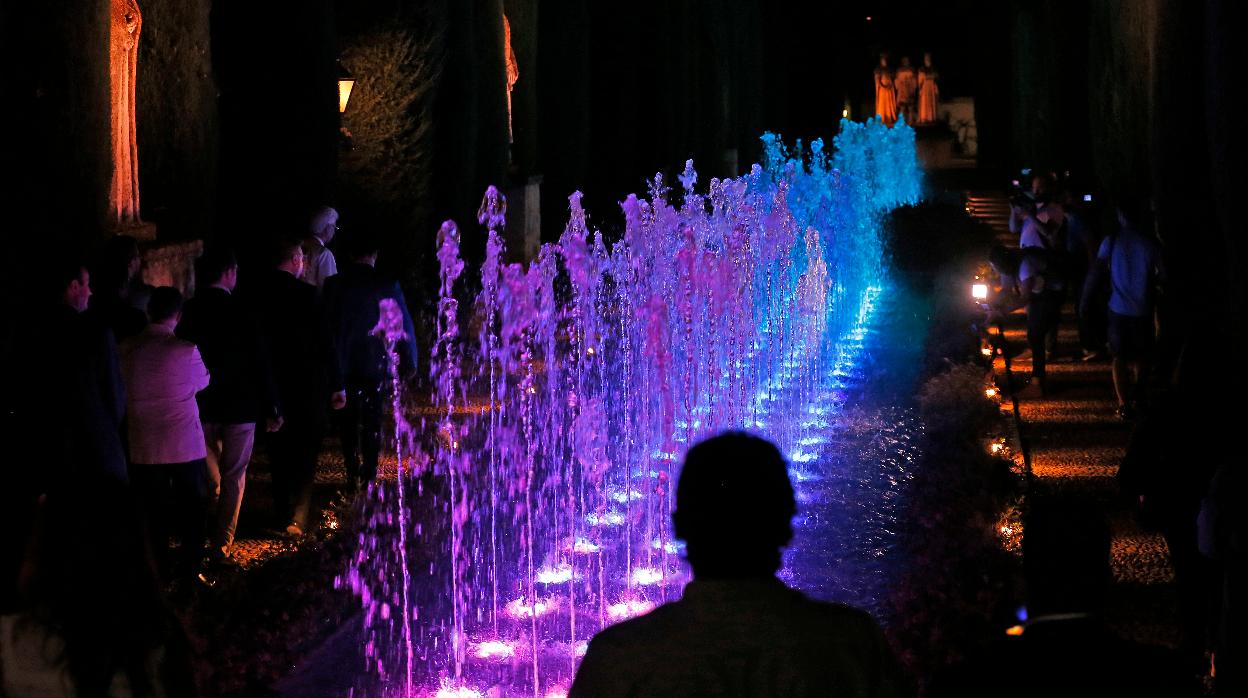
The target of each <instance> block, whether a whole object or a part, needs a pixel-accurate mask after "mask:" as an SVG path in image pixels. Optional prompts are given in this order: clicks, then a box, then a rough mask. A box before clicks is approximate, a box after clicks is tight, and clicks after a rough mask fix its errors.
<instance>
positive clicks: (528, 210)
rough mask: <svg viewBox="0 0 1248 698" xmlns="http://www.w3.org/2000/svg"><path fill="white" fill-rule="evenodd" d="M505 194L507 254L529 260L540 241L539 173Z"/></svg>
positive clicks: (540, 194) (518, 259)
mask: <svg viewBox="0 0 1248 698" xmlns="http://www.w3.org/2000/svg"><path fill="white" fill-rule="evenodd" d="M505 194H506V196H507V230H506V232H505V239H506V241H507V251H508V257H509V258H510V259H511V260H512V261H518V262H531V261H533V260H534V259H537V253H538V251H539V250H540V248H541V244H542V176H541V175H533V176H531V177H529V178H528V181H526V182H525V183H524V184H522V185H519V186H515V187H512V188H510V189H508V190H507V191H506V192H505Z"/></svg>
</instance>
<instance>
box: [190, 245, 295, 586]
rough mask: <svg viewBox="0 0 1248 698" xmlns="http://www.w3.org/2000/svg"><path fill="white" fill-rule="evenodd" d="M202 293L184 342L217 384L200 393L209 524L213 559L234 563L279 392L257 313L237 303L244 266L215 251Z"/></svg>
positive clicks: (202, 271) (199, 266)
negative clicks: (251, 466)
mask: <svg viewBox="0 0 1248 698" xmlns="http://www.w3.org/2000/svg"><path fill="white" fill-rule="evenodd" d="M195 276H196V278H197V279H198V281H199V284H200V288H199V291H198V292H197V293H196V295H195V297H194V298H192V299H191V300H189V301H187V302H186V306H185V307H184V308H183V310H182V320H181V322H179V323H178V331H177V333H178V336H179V337H181V338H183V339H185V340H187V341H190V342H193V343H194V344H195V345H196V346H198V347H199V353H200V355H201V356H202V357H203V360H204V364H205V365H206V366H207V367H208V372H209V373H211V374H212V382H211V383H210V384H209V385H208V387H207V388H206V389H205V390H203V391H202V392H200V393H199V394H198V395H197V396H196V399H197V400H198V402H199V417H200V420H201V421H202V422H203V426H204V440H205V441H206V443H207V452H208V485H209V494H210V495H211V499H212V500H213V502H215V505H214V507H213V508H214V509H215V512H216V516H215V520H214V521H213V522H212V523H211V524H210V525H209V539H210V540H209V542H210V544H211V547H210V549H209V557H210V558H212V559H213V560H214V561H216V562H218V563H223V564H230V563H232V561H233V558H232V557H231V556H230V546H231V545H232V544H233V542H234V531H235V529H236V528H237V526H238V513H239V510H240V509H241V508H242V504H243V490H244V487H245V485H246V481H247V465H248V463H249V462H250V461H251V452H252V446H253V445H254V443H255V434H256V424H257V423H259V424H261V425H263V426H264V427H265V428H266V430H267V431H269V432H274V431H277V430H278V429H279V428H280V427H281V424H282V418H281V417H280V416H279V415H278V412H277V386H276V385H274V383H273V374H272V370H271V369H270V366H269V357H268V353H267V351H265V348H264V343H263V341H262V340H261V338H260V327H259V325H258V324H257V322H256V318H255V316H254V315H253V314H252V312H251V309H250V308H248V307H247V306H246V305H244V304H243V303H242V302H241V301H240V300H239V299H238V298H236V297H235V296H234V288H235V286H236V285H237V284H238V261H237V259H236V258H235V257H234V253H233V252H232V251H230V250H228V249H226V248H223V247H212V248H209V249H208V250H207V251H206V252H204V254H203V256H202V257H200V258H199V261H198V262H197V263H196V269H195Z"/></svg>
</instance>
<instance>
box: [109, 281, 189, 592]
mask: <svg viewBox="0 0 1248 698" xmlns="http://www.w3.org/2000/svg"><path fill="white" fill-rule="evenodd" d="M148 314H149V315H150V317H151V320H152V321H151V324H149V325H148V326H147V327H146V328H145V329H144V330H143V331H142V332H140V333H139V334H137V335H135V336H134V337H131V338H130V339H127V340H126V341H124V342H122V344H121V371H122V375H123V376H124V377H125V379H126V407H127V422H128V424H127V433H128V435H129V437H130V444H129V446H130V478H131V480H132V481H133V483H134V487H135V489H136V490H137V491H138V493H139V496H140V498H141V500H142V503H143V506H144V508H145V509H146V511H147V513H148V526H149V529H150V530H151V534H152V549H153V552H154V553H155V554H156V555H157V556H159V557H160V558H161V561H162V562H164V558H165V553H166V548H167V546H168V541H169V533H170V531H171V530H172V531H175V532H176V533H177V535H178V538H179V539H180V540H181V546H180V547H179V548H178V555H177V560H176V563H177V569H176V570H175V571H174V575H175V576H191V575H193V574H194V573H196V572H198V567H199V563H200V561H201V558H202V556H203V550H204V539H205V532H204V517H205V515H206V513H207V504H208V464H207V461H206V458H207V449H206V448H205V445H204V429H203V426H202V424H201V422H200V420H199V405H198V403H197V402H196V401H195V395H196V393H198V392H199V391H201V390H203V389H204V388H207V387H208V383H209V380H210V376H209V374H208V369H207V367H205V366H204V361H203V359H202V358H201V357H200V354H199V349H198V348H197V347H196V346H195V345H194V344H192V343H190V342H188V341H186V340H185V339H180V338H179V337H177V336H176V335H175V334H174V328H176V327H177V326H178V320H179V319H181V316H182V294H181V293H180V292H179V291H178V290H177V289H176V288H172V287H169V286H163V287H161V288H158V289H156V290H155V291H153V292H152V299H151V301H150V302H149V303H148Z"/></svg>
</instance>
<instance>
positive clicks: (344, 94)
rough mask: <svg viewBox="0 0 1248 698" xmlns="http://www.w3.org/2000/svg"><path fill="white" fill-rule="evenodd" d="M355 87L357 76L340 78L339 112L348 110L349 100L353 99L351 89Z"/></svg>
mask: <svg viewBox="0 0 1248 698" xmlns="http://www.w3.org/2000/svg"><path fill="white" fill-rule="evenodd" d="M354 87H355V78H338V113H339V114H342V113H344V112H346V111H347V102H350V101H351V90H352V89H353V88H354Z"/></svg>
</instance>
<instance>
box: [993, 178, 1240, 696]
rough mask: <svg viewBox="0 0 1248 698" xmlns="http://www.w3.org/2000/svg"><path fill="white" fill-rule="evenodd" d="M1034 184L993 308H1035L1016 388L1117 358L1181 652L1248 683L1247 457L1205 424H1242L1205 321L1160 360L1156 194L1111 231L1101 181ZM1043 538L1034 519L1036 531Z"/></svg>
mask: <svg viewBox="0 0 1248 698" xmlns="http://www.w3.org/2000/svg"><path fill="white" fill-rule="evenodd" d="M1029 184H1030V187H1029V188H1028V189H1026V190H1025V191H1023V190H1020V191H1017V192H1016V193H1015V195H1014V196H1013V198H1012V199H1011V202H1010V230H1011V232H1013V233H1016V234H1018V236H1019V239H1018V246H1017V248H1014V247H1005V246H997V247H995V248H994V249H993V250H992V251H991V253H990V255H989V262H990V264H991V266H992V267H993V268H994V270H995V271H996V272H997V274H998V275H999V276H1000V278H1001V281H1002V284H1001V288H1002V291H1003V293H1001V294H1000V295H999V296H998V298H997V300H996V301H994V302H993V303H992V304H990V307H991V308H992V309H991V311H990V312H993V313H1000V312H1005V311H1009V310H1012V309H1017V308H1019V307H1025V308H1026V336H1027V349H1026V350H1024V351H1023V352H1022V353H1021V354H1018V355H1015V356H1013V359H1014V360H1018V359H1027V358H1030V360H1031V364H1032V372H1031V380H1030V383H1029V384H1028V385H1027V386H1026V387H1025V388H1023V389H1022V390H1021V391H1019V392H1018V393H1017V397H1019V398H1020V399H1023V400H1027V399H1034V398H1036V397H1041V396H1044V395H1046V394H1048V393H1050V392H1051V390H1052V385H1051V384H1050V382H1049V381H1048V379H1047V375H1046V373H1047V371H1046V368H1047V364H1048V363H1049V362H1051V361H1053V360H1055V359H1068V360H1072V361H1075V360H1082V361H1100V360H1105V359H1109V360H1110V361H1112V367H1111V375H1112V384H1113V395H1114V397H1115V399H1116V414H1117V416H1118V417H1119V418H1121V419H1122V420H1124V421H1126V422H1127V423H1129V424H1130V425H1131V437H1130V442H1129V445H1128V447H1127V449H1126V452H1125V455H1124V457H1123V458H1122V461H1121V464H1120V467H1119V470H1118V474H1117V482H1118V485H1119V491H1120V494H1121V495H1122V497H1123V500H1124V501H1125V502H1126V503H1127V505H1128V506H1129V508H1130V509H1131V510H1132V511H1133V512H1134V514H1135V515H1136V517H1137V518H1138V520H1139V522H1140V523H1141V525H1143V526H1144V527H1145V528H1147V529H1149V530H1153V531H1156V532H1158V533H1160V534H1161V536H1162V537H1163V538H1164V539H1165V542H1166V549H1167V552H1168V554H1169V560H1170V563H1171V565H1172V567H1173V569H1174V573H1175V585H1176V591H1177V598H1176V608H1177V611H1178V616H1179V619H1180V623H1181V627H1180V630H1181V644H1180V648H1179V655H1180V664H1181V665H1182V666H1183V667H1184V668H1185V669H1186V670H1187V674H1188V675H1189V676H1190V675H1195V674H1205V675H1208V674H1209V667H1210V660H1209V658H1210V657H1211V656H1212V657H1215V658H1216V665H1217V666H1218V667H1219V671H1218V684H1219V694H1222V693H1225V694H1227V695H1239V693H1237V692H1236V691H1240V690H1243V681H1244V678H1243V676H1242V670H1241V669H1240V666H1241V665H1242V663H1243V659H1242V652H1243V650H1242V648H1241V645H1242V641H1243V640H1242V633H1241V631H1240V630H1239V628H1242V627H1243V622H1242V621H1243V619H1242V615H1243V599H1242V594H1243V589H1244V588H1248V585H1246V584H1245V582H1244V572H1243V568H1244V557H1245V556H1244V553H1243V549H1242V536H1243V533H1242V527H1243V517H1242V516H1241V515H1238V514H1237V513H1236V511H1237V510H1236V505H1235V504H1232V502H1238V500H1239V499H1240V497H1241V495H1242V492H1243V481H1242V474H1241V472H1240V471H1241V470H1242V468H1237V467H1235V466H1234V464H1233V463H1232V462H1231V460H1232V458H1231V457H1229V456H1228V455H1227V453H1226V452H1225V450H1224V449H1223V448H1221V447H1220V446H1219V442H1218V441H1217V440H1216V439H1211V438H1205V437H1203V436H1202V435H1203V434H1220V433H1225V432H1227V431H1228V430H1229V429H1230V428H1231V427H1232V424H1233V421H1232V418H1230V417H1228V415H1227V414H1225V413H1224V412H1223V411H1221V410H1217V409H1214V410H1210V409H1207V407H1208V405H1207V402H1208V399H1207V398H1208V396H1209V395H1210V394H1211V393H1210V392H1209V391H1208V390H1204V389H1203V387H1204V386H1208V385H1212V384H1214V383H1216V381H1217V380H1218V368H1217V366H1218V365H1219V361H1218V359H1217V357H1216V356H1214V355H1213V352H1214V351H1216V350H1217V347H1216V342H1214V341H1211V337H1210V336H1209V335H1206V334H1202V333H1189V334H1188V335H1186V336H1183V337H1179V340H1178V343H1179V344H1180V345H1181V346H1180V347H1179V349H1178V350H1174V349H1173V348H1172V349H1171V350H1170V351H1168V352H1167V356H1166V361H1164V362H1161V363H1163V364H1165V370H1164V371H1156V370H1154V369H1155V367H1156V366H1157V364H1158V363H1159V361H1158V358H1159V356H1160V355H1161V352H1160V351H1159V348H1160V343H1159V337H1161V336H1162V335H1161V332H1165V331H1166V330H1167V324H1168V323H1169V321H1170V318H1169V316H1168V315H1167V314H1166V312H1165V310H1166V306H1165V305H1164V304H1163V303H1162V301H1163V299H1164V298H1165V293H1166V285H1167V283H1168V279H1167V275H1166V269H1165V264H1164V261H1163V260H1164V256H1165V255H1164V249H1163V246H1162V245H1161V243H1160V241H1159V239H1158V237H1157V235H1156V234H1155V232H1154V226H1153V224H1152V221H1151V215H1150V214H1151V212H1150V211H1149V209H1148V206H1147V204H1146V202H1145V201H1143V200H1140V199H1137V198H1132V197H1119V198H1118V199H1117V200H1115V201H1114V202H1113V204H1112V209H1111V212H1112V222H1111V223H1110V224H1109V230H1108V232H1107V233H1106V234H1103V235H1101V234H1098V233H1097V228H1098V226H1097V225H1096V224H1095V220H1094V217H1093V216H1092V208H1091V206H1090V204H1089V202H1090V200H1091V196H1090V195H1089V196H1083V197H1079V200H1076V199H1075V197H1074V196H1072V195H1071V189H1070V188H1069V187H1064V186H1059V185H1058V180H1057V178H1056V177H1054V176H1053V175H1050V174H1037V175H1035V176H1033V177H1032V178H1031V180H1030V182H1029ZM1068 300H1069V301H1072V305H1073V307H1074V310H1075V319H1076V321H1077V327H1078V350H1077V351H1076V354H1075V355H1073V356H1069V357H1061V356H1060V355H1059V354H1058V344H1057V330H1058V326H1059V322H1060V320H1061V317H1062V308H1063V305H1064V304H1065V303H1066V302H1067V301H1068ZM1174 336H1175V333H1171V341H1173V340H1174ZM1084 515H1085V516H1087V515H1088V514H1087V512H1085V513H1084ZM1099 516H1100V517H1102V518H1103V516H1104V513H1103V512H1100V513H1099ZM1086 530H1091V529H1086ZM1081 535H1083V534H1075V533H1073V532H1072V533H1071V535H1069V536H1068V537H1067V538H1066V539H1065V540H1064V544H1065V545H1068V546H1073V545H1076V544H1078V543H1079V540H1080V536H1081ZM1032 538H1033V531H1031V530H1030V529H1028V531H1027V534H1026V540H1031V539H1032ZM1228 687H1233V688H1228Z"/></svg>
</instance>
